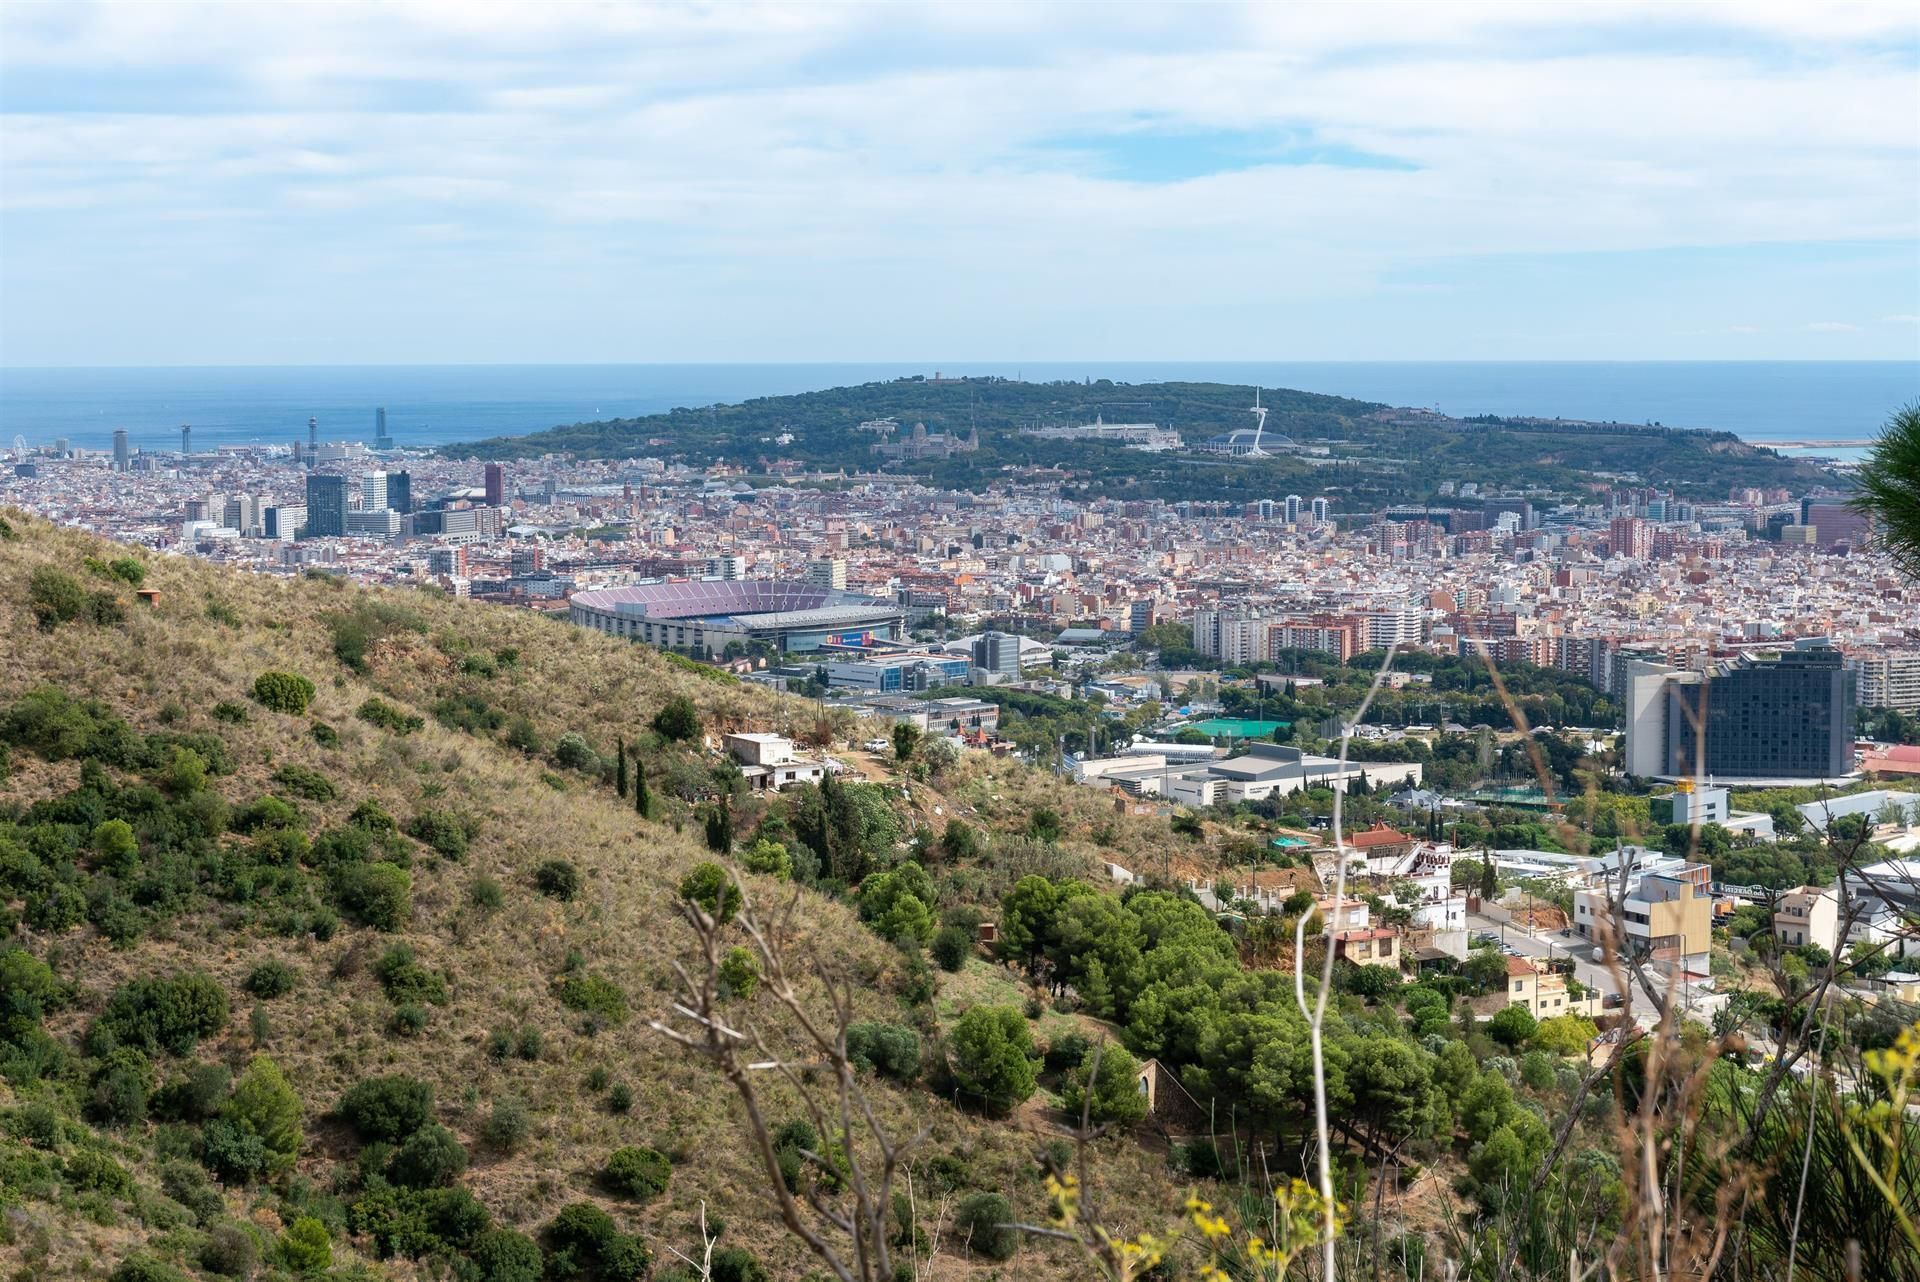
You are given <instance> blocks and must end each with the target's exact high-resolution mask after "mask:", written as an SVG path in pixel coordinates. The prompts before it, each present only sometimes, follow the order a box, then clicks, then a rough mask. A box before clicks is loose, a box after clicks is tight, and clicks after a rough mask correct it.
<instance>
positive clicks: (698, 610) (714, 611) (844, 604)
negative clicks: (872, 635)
mask: <svg viewBox="0 0 1920 1282" xmlns="http://www.w3.org/2000/svg"><path fill="white" fill-rule="evenodd" d="M573 600H574V603H575V604H577V605H582V606H585V607H586V608H588V609H591V610H606V611H609V612H611V613H615V614H637V615H643V616H645V617H646V618H650V619H695V618H728V617H731V618H753V619H754V621H755V622H756V624H758V625H759V626H763V627H782V626H794V625H792V624H787V623H783V622H778V621H772V622H769V621H768V619H769V618H771V619H774V620H778V619H780V618H781V617H782V616H788V615H794V614H805V615H818V614H822V613H837V612H845V611H854V612H855V613H857V614H858V616H859V618H852V617H849V618H848V619H847V620H846V621H847V622H858V621H859V620H860V619H864V618H870V617H873V615H874V612H875V611H876V610H880V609H885V610H887V612H888V613H893V612H894V611H893V608H892V607H891V606H889V605H888V603H887V602H885V601H880V600H877V599H875V598H873V597H866V596H858V595H856V594H854V593H851V592H845V591H842V590H840V589H838V588H830V587H824V586H822V585H820V584H815V583H795V582H790V581H787V580H782V579H698V580H687V581H679V582H663V583H640V584H635V585H633V586H632V587H624V588H599V589H596V590H594V591H591V592H578V593H575V594H574V597H573ZM806 622H810V623H817V622H829V620H825V619H819V618H809V619H807V620H806Z"/></svg>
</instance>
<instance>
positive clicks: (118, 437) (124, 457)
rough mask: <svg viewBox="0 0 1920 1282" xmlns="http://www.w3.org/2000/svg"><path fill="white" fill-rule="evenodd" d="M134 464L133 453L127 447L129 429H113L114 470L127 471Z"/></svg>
mask: <svg viewBox="0 0 1920 1282" xmlns="http://www.w3.org/2000/svg"><path fill="white" fill-rule="evenodd" d="M132 463H133V451H132V450H131V449H130V448H129V447H128V445H127V429H126V428H124V427H116V428H114V429H113V470H114V471H116V472H124V471H126V470H127V469H128V468H129V467H130V466H131V465H132Z"/></svg>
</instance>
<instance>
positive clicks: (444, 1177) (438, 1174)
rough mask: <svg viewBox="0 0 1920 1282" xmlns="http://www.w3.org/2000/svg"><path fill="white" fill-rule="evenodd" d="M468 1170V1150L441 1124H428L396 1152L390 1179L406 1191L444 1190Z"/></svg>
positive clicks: (408, 1138) (391, 1166)
mask: <svg viewBox="0 0 1920 1282" xmlns="http://www.w3.org/2000/svg"><path fill="white" fill-rule="evenodd" d="M466 1169H467V1150H466V1149H464V1148H462V1147H461V1146H460V1141H459V1140H457V1139H455V1138H454V1135H453V1132H452V1131H450V1130H448V1129H447V1128H446V1127H444V1126H442V1125H440V1124H439V1123H438V1122H429V1123H427V1124H426V1125H425V1126H422V1127H421V1128H420V1129H419V1130H417V1131H415V1132H414V1133H413V1134H411V1135H409V1136H408V1137H407V1138H406V1139H405V1140H404V1141H402V1142H401V1144H400V1147H399V1148H398V1149H396V1150H394V1154H393V1160H392V1161H391V1162H390V1163H389V1164H388V1166H387V1178H388V1179H390V1180H392V1181H393V1182H394V1183H395V1184H399V1185H401V1186H403V1187H405V1188H414V1189H434V1188H444V1187H445V1186H447V1185H449V1184H451V1183H453V1182H454V1180H456V1179H458V1178H459V1177H460V1173H461V1172H462V1171H464V1170H466Z"/></svg>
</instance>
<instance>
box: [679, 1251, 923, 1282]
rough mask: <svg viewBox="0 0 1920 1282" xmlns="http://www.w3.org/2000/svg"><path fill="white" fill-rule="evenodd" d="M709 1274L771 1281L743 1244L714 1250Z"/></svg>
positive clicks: (722, 1279) (735, 1281)
mask: <svg viewBox="0 0 1920 1282" xmlns="http://www.w3.org/2000/svg"><path fill="white" fill-rule="evenodd" d="M900 1263H901V1266H902V1267H904V1268H906V1269H907V1270H908V1271H909V1272H908V1276H909V1277H911V1276H913V1275H912V1271H911V1270H912V1268H913V1266H912V1265H911V1264H908V1263H907V1262H906V1261H905V1260H902V1261H901V1262H900ZM895 1272H896V1273H898V1272H899V1270H898V1269H896V1270H895ZM709 1276H710V1277H711V1278H712V1280H713V1282H773V1275H772V1274H771V1273H768V1272H767V1266H766V1265H764V1264H762V1263H760V1257H759V1256H757V1255H755V1254H754V1253H753V1252H752V1251H749V1250H747V1248H746V1247H744V1246H723V1247H721V1248H720V1249H719V1250H718V1251H715V1252H714V1253H713V1267H712V1270H711V1272H710V1275H709Z"/></svg>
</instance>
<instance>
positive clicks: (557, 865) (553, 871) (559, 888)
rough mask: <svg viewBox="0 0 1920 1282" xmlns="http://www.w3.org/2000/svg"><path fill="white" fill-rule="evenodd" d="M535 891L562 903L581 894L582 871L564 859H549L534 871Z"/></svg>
mask: <svg viewBox="0 0 1920 1282" xmlns="http://www.w3.org/2000/svg"><path fill="white" fill-rule="evenodd" d="M533 885H534V889H536V890H538V891H539V892H540V893H541V894H543V895H545V896H547V897H548V898H550V899H558V900H560V901H561V902H562V903H565V902H566V901H567V900H570V899H572V898H573V897H574V896H575V895H577V894H579V893H580V870H579V869H578V868H575V867H574V866H573V865H572V864H570V863H568V862H567V861H566V860H564V859H549V860H547V861H546V862H544V863H542V864H541V865H540V866H539V867H538V868H535V869H534V870H533Z"/></svg>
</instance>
